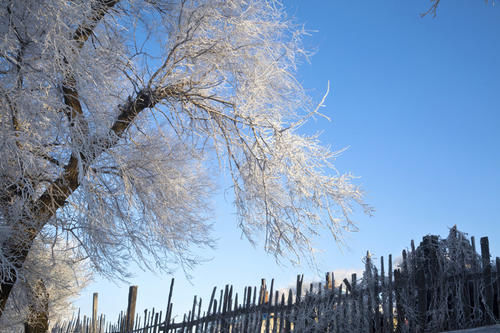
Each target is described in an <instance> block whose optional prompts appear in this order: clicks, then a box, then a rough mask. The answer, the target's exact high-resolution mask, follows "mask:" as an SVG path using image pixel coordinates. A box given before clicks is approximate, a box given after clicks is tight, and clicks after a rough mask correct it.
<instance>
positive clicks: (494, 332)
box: [443, 325, 500, 333]
mask: <svg viewBox="0 0 500 333" xmlns="http://www.w3.org/2000/svg"><path fill="white" fill-rule="evenodd" d="M499 332H500V325H493V326H485V327H479V328H471V329H468V330H459V331H446V332H443V333H499Z"/></svg>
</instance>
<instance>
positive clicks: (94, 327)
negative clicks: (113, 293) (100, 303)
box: [92, 293, 98, 333]
mask: <svg viewBox="0 0 500 333" xmlns="http://www.w3.org/2000/svg"><path fill="white" fill-rule="evenodd" d="M97 298H98V294H97V293H94V294H93V295H92V333H96V332H97Z"/></svg>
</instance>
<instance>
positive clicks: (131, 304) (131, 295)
mask: <svg viewBox="0 0 500 333" xmlns="http://www.w3.org/2000/svg"><path fill="white" fill-rule="evenodd" d="M136 302H137V286H130V288H129V289H128V305H127V316H126V321H125V332H127V333H129V332H132V330H133V329H134V318H135V303H136Z"/></svg>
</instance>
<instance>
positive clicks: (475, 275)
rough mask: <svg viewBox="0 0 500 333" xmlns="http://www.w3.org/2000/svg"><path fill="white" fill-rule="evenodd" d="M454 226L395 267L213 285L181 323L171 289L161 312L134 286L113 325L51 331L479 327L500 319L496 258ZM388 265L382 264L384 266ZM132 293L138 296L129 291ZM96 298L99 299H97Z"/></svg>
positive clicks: (83, 321)
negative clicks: (311, 279)
mask: <svg viewBox="0 0 500 333" xmlns="http://www.w3.org/2000/svg"><path fill="white" fill-rule="evenodd" d="M480 249H481V254H478V253H477V252H476V247H475V240H474V237H471V239H470V240H469V239H468V238H467V237H466V235H465V234H463V233H461V232H459V231H458V230H456V228H452V229H451V231H450V234H449V236H448V237H447V238H446V239H440V238H439V237H437V236H425V237H424V238H423V240H422V242H421V243H420V245H419V246H418V247H417V248H415V245H414V242H413V241H412V242H411V246H410V249H408V250H403V252H402V260H401V262H400V263H399V264H398V266H397V267H396V269H393V267H392V265H393V260H392V255H389V258H388V261H387V266H385V264H386V262H385V260H384V258H383V257H380V261H379V266H378V267H376V265H375V264H374V261H375V259H374V258H372V257H371V256H370V255H369V254H368V255H367V257H366V258H365V271H364V272H363V274H362V276H360V277H358V276H357V275H356V274H352V276H351V279H350V280H348V279H343V281H341V283H339V284H336V283H335V276H334V274H333V273H328V274H326V276H325V281H324V282H323V283H314V284H309V285H307V286H306V285H305V284H304V283H303V275H299V276H298V277H297V281H296V286H295V289H293V288H292V289H289V290H287V291H286V292H283V291H278V290H275V286H274V280H272V281H271V283H270V286H269V288H268V286H267V284H266V281H265V280H262V281H261V285H260V287H259V288H257V287H246V288H245V289H244V291H243V295H242V296H241V295H239V294H238V293H236V292H235V291H234V290H233V287H232V286H230V285H226V286H225V287H224V288H223V289H221V290H219V291H218V292H217V288H215V287H214V289H213V292H212V294H211V297H210V300H209V302H208V306H207V308H206V310H205V311H203V304H202V299H201V298H198V297H196V296H195V297H194V300H193V305H192V309H191V311H189V312H188V313H186V314H184V316H183V319H182V321H180V322H175V320H174V319H173V318H172V308H173V303H172V292H173V287H174V280H173V279H172V282H171V285H170V292H169V298H168V303H167V308H166V310H165V311H159V312H158V311H155V309H152V310H151V311H148V310H146V311H145V312H144V315H143V316H139V315H138V314H136V313H135V298H136V296H137V287H131V288H130V296H129V303H128V307H127V311H126V312H122V313H121V314H120V316H119V318H118V321H117V322H115V323H110V322H106V320H105V318H104V317H103V316H100V317H99V318H98V317H97V311H96V308H94V311H93V316H92V318H87V317H84V318H80V316H79V315H78V316H77V318H75V319H73V320H71V321H69V322H66V323H60V324H57V325H55V327H54V328H53V329H52V332H53V333H62V332H65V333H72V332H74V333H76V332H88V333H94V332H99V333H123V332H133V333H160V332H165V333H173V332H183V333H184V332H190V333H198V332H209V333H215V332H235V333H236V332H245V333H246V332H262V333H263V332H265V333H282V332H339V333H340V332H342V333H344V332H347V333H350V332H370V333H389V332H403V333H406V332H411V333H413V332H440V331H444V330H452V329H462V328H472V327H480V326H484V325H490V324H494V323H498V322H500V292H499V288H500V258H498V257H497V258H496V260H495V261H494V262H492V261H491V260H490V253H489V243H488V238H487V237H483V238H481V240H480ZM386 267H387V269H386ZM134 295H135V296H134ZM94 301H95V304H97V298H96V297H95V298H94Z"/></svg>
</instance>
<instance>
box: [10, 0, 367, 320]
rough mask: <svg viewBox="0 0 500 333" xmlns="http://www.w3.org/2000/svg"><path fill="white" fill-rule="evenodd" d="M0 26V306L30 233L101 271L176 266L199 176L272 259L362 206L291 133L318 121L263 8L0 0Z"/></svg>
mask: <svg viewBox="0 0 500 333" xmlns="http://www.w3.org/2000/svg"><path fill="white" fill-rule="evenodd" d="M0 17H2V20H1V21H0V31H1V36H2V38H1V39H0V106H1V107H0V110H1V113H0V155H1V156H2V158H1V159H0V228H1V230H2V232H1V233H0V244H1V248H0V282H1V290H0V310H3V308H4V307H5V302H6V300H7V298H8V297H9V294H10V292H11V289H12V286H13V285H14V283H15V282H16V280H17V279H18V278H19V277H21V276H24V275H25V272H24V270H23V269H24V268H23V267H24V266H23V264H24V262H25V261H26V258H27V256H28V254H29V253H30V251H32V248H33V242H34V241H35V239H42V240H43V242H44V243H45V244H57V243H58V242H60V241H61V240H66V241H67V240H71V242H74V244H76V250H77V251H78V254H77V255H79V256H80V257H82V258H88V259H89V261H90V263H91V265H92V267H93V269H94V270H96V271H98V272H100V273H102V274H105V275H108V276H123V275H124V274H126V273H127V269H126V268H127V263H128V261H129V260H130V258H133V260H136V261H137V262H139V263H142V264H144V265H146V266H147V267H152V268H157V269H160V270H164V271H169V270H170V269H172V268H174V267H176V266H178V265H183V266H185V267H190V266H191V265H193V264H194V263H196V262H197V257H196V256H195V254H194V253H193V252H192V251H191V249H192V246H193V245H194V246H211V245H212V239H211V237H210V221H211V220H210V217H211V215H210V214H211V209H210V208H211V204H210V201H209V200H207V199H208V198H210V195H211V194H212V193H213V191H214V183H215V179H214V176H213V175H214V172H213V171H214V170H215V169H219V170H221V171H222V172H226V173H227V174H229V175H230V177H231V179H232V186H231V188H230V189H231V190H232V192H233V193H234V196H233V199H234V206H235V208H236V212H237V216H238V224H239V226H240V228H241V229H242V231H243V232H244V234H245V235H246V236H247V237H248V238H249V239H250V240H251V241H253V240H255V239H263V240H264V247H265V250H266V251H267V252H269V253H271V254H273V255H275V256H276V258H277V259H279V258H282V257H288V258H292V259H299V257H300V255H301V254H302V253H304V252H310V251H311V250H312V245H311V243H310V239H311V236H312V235H315V234H317V233H318V232H320V231H321V230H325V229H326V230H329V231H330V232H331V233H332V235H333V237H335V238H336V239H340V237H341V235H342V232H344V231H349V230H352V229H353V228H355V225H354V223H353V221H352V220H351V213H352V209H353V206H354V205H360V206H361V207H362V208H363V209H364V210H365V211H366V212H369V211H370V208H369V207H368V206H366V205H365V204H364V203H363V200H362V192H361V190H360V189H359V187H358V186H357V185H356V184H354V183H353V181H352V180H353V176H352V175H350V174H342V173H340V172H338V171H337V170H336V169H335V167H334V161H335V158H336V157H337V155H338V152H336V151H332V150H331V149H330V148H328V147H326V146H323V145H321V144H320V142H319V139H318V136H317V135H316V134H312V135H304V134H303V133H301V131H300V130H299V128H300V127H301V125H302V124H304V123H305V122H306V121H307V120H308V119H310V118H311V117H315V116H321V114H320V113H319V111H318V107H315V104H314V103H313V102H312V101H311V100H310V98H308V96H307V94H306V93H305V91H304V89H303V88H302V86H301V84H300V83H299V82H298V80H297V79H296V76H295V73H296V70H297V65H298V64H299V63H300V61H302V60H303V59H305V58H307V56H308V53H307V51H306V50H304V48H303V46H302V38H303V36H304V34H305V31H304V29H303V28H302V27H301V26H300V25H296V24H294V23H293V21H292V20H290V19H289V18H287V16H286V14H285V11H284V9H283V8H282V5H281V4H280V3H279V2H278V1H266V0H250V1H244V0H229V1H227V0H224V1H222V0H201V1H196V0H175V1H166V0H127V1H119V0H92V1H87V0H85V1H84V0H71V1H66V0H43V1H40V0H26V1H16V0H10V1H9V0H7V1H3V2H2V3H1V4H0ZM319 104H320V105H321V103H319Z"/></svg>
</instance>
